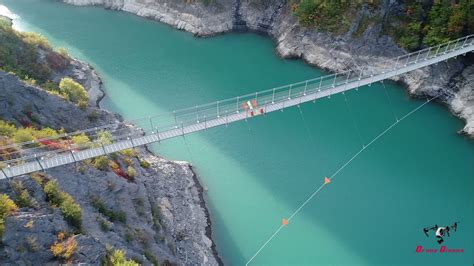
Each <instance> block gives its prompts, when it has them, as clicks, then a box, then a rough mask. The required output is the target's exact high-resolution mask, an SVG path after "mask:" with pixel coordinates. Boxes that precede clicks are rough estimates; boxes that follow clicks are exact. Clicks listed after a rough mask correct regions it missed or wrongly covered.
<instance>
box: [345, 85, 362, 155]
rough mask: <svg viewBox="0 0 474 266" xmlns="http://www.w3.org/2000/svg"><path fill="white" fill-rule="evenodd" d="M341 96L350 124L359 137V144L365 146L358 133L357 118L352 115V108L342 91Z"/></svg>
mask: <svg viewBox="0 0 474 266" xmlns="http://www.w3.org/2000/svg"><path fill="white" fill-rule="evenodd" d="M342 96H344V102H345V103H346V107H347V111H348V113H349V116H350V117H351V120H352V124H353V125H354V129H355V131H356V133H357V136H358V138H359V142H360V145H361V147H362V148H364V147H365V146H364V140H363V138H362V134H361V133H360V130H359V126H358V124H357V120H356V118H355V116H354V113H353V111H352V108H351V106H350V104H349V101H348V100H347V97H346V94H345V93H344V92H342Z"/></svg>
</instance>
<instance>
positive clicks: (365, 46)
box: [63, 0, 474, 137]
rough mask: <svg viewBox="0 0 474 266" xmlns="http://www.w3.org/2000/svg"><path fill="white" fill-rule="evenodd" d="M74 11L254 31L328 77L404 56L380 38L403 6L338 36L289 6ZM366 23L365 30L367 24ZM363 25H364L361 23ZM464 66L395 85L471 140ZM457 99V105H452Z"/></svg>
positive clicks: (473, 114)
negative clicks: (457, 121)
mask: <svg viewBox="0 0 474 266" xmlns="http://www.w3.org/2000/svg"><path fill="white" fill-rule="evenodd" d="M63 1H64V2H66V3H69V4H73V5H103V6H104V7H105V8H110V9H114V10H123V11H127V12H131V13H134V14H137V15H139V16H143V17H146V18H151V19H155V20H158V21H161V22H164V23H167V24H169V25H171V26H173V27H176V28H178V29H181V30H186V31H189V32H192V33H194V34H195V35H198V36H210V35H215V34H220V33H225V32H228V31H233V30H234V31H246V30H250V31H255V32H259V33H263V34H267V35H269V36H270V37H272V38H273V39H274V40H275V42H276V50H277V52H278V53H279V55H281V56H282V57H285V58H302V59H303V60H305V61H306V62H307V63H309V64H312V65H315V66H318V67H320V68H323V69H326V70H329V71H343V70H350V69H352V70H359V69H361V68H365V69H367V71H369V72H370V71H373V72H376V71H380V70H381V69H383V68H384V67H388V66H390V65H394V64H395V62H393V61H391V59H392V58H394V57H396V56H399V55H402V54H404V53H406V51H405V50H403V49H402V48H400V47H399V46H398V45H397V44H396V43H395V42H394V41H393V39H392V38H390V37H389V36H387V35H385V34H384V31H383V27H382V24H381V23H375V22H374V21H378V19H380V18H386V17H387V14H388V12H389V11H391V12H400V11H401V10H403V8H402V4H401V3H400V2H401V1H395V0H385V1H381V4H380V7H379V8H375V9H374V8H369V7H368V6H362V7H361V8H359V9H358V10H357V12H356V14H352V15H353V16H354V18H353V20H352V23H351V25H350V27H349V30H348V32H346V33H344V34H342V35H333V34H330V33H325V32H319V31H317V30H314V29H308V28H306V27H302V26H301V25H300V24H299V22H298V19H297V18H296V17H295V16H294V15H293V14H292V10H291V5H290V3H289V1H287V0H215V1H210V3H209V4H204V3H203V1H184V0H183V1H176V0H148V1H145V0H63ZM367 18H369V23H368V25H362V24H364V23H366V21H367V20H366V19H367ZM364 20H365V21H364ZM465 66H466V60H450V61H449V62H446V63H440V64H438V65H436V66H431V67H427V68H424V69H419V70H416V71H413V72H410V73H407V74H404V75H401V76H399V77H394V78H393V80H395V81H400V82H403V83H404V84H406V85H407V87H408V91H409V92H410V94H412V95H417V96H438V95H440V98H439V99H440V101H442V102H443V103H445V104H447V105H448V106H449V107H450V109H451V111H453V113H455V114H456V115H458V116H459V117H461V118H463V119H464V120H466V126H465V128H464V129H463V130H462V132H463V133H466V134H469V135H471V136H473V137H474V101H473V98H474V92H473V90H472V89H471V90H469V89H468V90H467V92H466V91H465V90H464V92H463V93H462V94H459V90H460V87H459V86H458V85H459V83H457V82H458V81H460V80H463V81H464V83H466V82H469V81H470V80H473V79H474V77H473V76H472V74H470V73H471V72H469V71H468V72H465V73H464V74H462V71H463V69H464V68H465ZM453 99H456V101H453Z"/></svg>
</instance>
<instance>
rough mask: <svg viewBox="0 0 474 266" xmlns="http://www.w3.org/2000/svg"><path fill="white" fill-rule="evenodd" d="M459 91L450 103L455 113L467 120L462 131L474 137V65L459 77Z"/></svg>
mask: <svg viewBox="0 0 474 266" xmlns="http://www.w3.org/2000/svg"><path fill="white" fill-rule="evenodd" d="M456 84H458V88H459V91H458V93H456V94H455V96H454V98H453V99H452V100H451V102H450V105H451V108H452V110H453V112H454V113H455V114H457V115H458V116H459V117H462V118H463V119H465V120H466V125H465V126H464V128H463V130H462V132H464V133H466V134H468V135H469V136H471V137H472V138H474V89H473V88H474V66H472V65H471V66H469V67H467V68H466V69H464V71H463V72H462V74H461V76H460V77H459V81H458V82H457V83H456Z"/></svg>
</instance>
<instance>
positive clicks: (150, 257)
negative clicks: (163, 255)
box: [143, 250, 160, 266]
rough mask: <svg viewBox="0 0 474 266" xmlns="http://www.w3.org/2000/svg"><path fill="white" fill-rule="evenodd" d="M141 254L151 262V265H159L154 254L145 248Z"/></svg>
mask: <svg viewBox="0 0 474 266" xmlns="http://www.w3.org/2000/svg"><path fill="white" fill-rule="evenodd" d="M143 255H145V258H146V259H147V260H148V261H149V262H151V264H153V266H159V265H160V263H159V262H158V259H157V258H156V257H155V255H153V253H151V251H149V250H145V253H144V254H143Z"/></svg>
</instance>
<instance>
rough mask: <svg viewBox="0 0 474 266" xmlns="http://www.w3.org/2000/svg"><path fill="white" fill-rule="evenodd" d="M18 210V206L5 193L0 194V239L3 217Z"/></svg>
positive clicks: (3, 224) (3, 223)
mask: <svg viewBox="0 0 474 266" xmlns="http://www.w3.org/2000/svg"><path fill="white" fill-rule="evenodd" d="M16 211H18V206H16V204H15V202H13V200H11V199H10V197H9V196H8V195H6V194H1V195H0V239H1V237H2V236H3V233H4V232H5V218H7V216H9V215H10V214H12V213H13V212H16Z"/></svg>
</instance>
